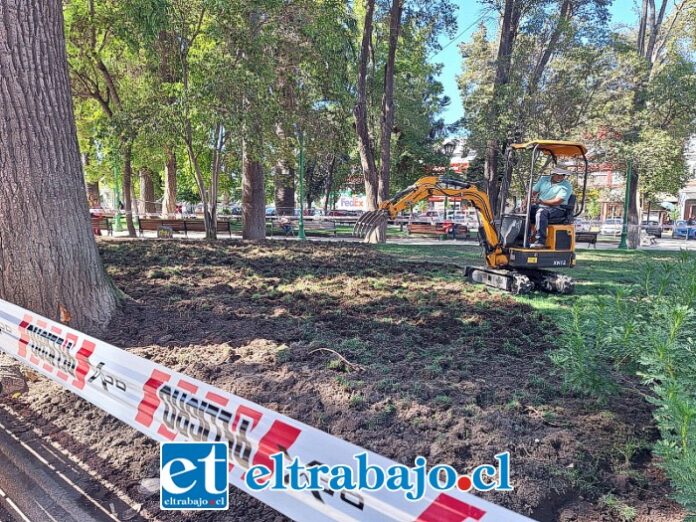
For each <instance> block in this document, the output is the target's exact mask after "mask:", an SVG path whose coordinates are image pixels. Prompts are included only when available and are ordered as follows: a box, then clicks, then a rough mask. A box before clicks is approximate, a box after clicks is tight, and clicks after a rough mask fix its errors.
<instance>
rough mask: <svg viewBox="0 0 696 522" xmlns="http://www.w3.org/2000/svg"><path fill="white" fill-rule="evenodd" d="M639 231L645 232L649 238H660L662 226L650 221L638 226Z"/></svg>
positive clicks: (657, 222)
mask: <svg viewBox="0 0 696 522" xmlns="http://www.w3.org/2000/svg"><path fill="white" fill-rule="evenodd" d="M640 228H641V230H645V233H646V234H648V235H649V236H654V237H658V238H661V237H662V225H660V222H659V221H655V220H652V219H651V220H650V221H647V220H646V221H643V222H642V223H641V225H640Z"/></svg>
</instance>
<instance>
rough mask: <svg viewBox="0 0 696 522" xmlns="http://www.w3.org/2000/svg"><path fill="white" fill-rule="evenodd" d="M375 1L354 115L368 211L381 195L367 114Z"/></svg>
mask: <svg viewBox="0 0 696 522" xmlns="http://www.w3.org/2000/svg"><path fill="white" fill-rule="evenodd" d="M374 14H375V0H367V4H366V9H365V20H364V24H363V35H362V43H361V45H360V58H359V62H358V88H357V100H356V103H355V109H354V110H353V114H354V116H355V129H356V132H357V138H358V152H359V154H360V165H361V167H362V173H363V177H364V179H365V196H366V197H365V200H366V207H367V208H366V210H375V209H376V208H377V198H378V193H379V178H378V174H377V164H376V162H375V148H374V143H373V140H372V136H371V135H370V128H369V125H368V113H367V107H368V104H367V73H368V62H369V59H370V52H371V49H372V27H373V24H374Z"/></svg>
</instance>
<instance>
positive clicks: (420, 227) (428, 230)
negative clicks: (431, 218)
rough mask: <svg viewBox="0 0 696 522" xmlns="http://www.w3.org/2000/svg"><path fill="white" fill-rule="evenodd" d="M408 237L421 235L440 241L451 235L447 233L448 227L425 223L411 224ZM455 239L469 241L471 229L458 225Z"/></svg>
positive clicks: (455, 229) (455, 230)
mask: <svg viewBox="0 0 696 522" xmlns="http://www.w3.org/2000/svg"><path fill="white" fill-rule="evenodd" d="M407 230H408V235H409V236H410V235H412V234H419V235H429V236H438V238H439V239H445V238H447V237H448V236H451V234H448V233H447V230H448V227H446V226H445V225H442V224H439V225H427V224H423V223H411V224H409V225H408V226H407ZM454 238H455V239H468V238H469V229H468V228H467V227H465V226H463V225H458V226H455V227H454Z"/></svg>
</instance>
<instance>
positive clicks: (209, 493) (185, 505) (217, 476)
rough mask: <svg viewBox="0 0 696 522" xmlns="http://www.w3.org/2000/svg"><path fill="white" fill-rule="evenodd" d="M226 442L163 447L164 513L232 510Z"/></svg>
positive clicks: (161, 451)
mask: <svg viewBox="0 0 696 522" xmlns="http://www.w3.org/2000/svg"><path fill="white" fill-rule="evenodd" d="M228 464H229V462H228V455H227V443H226V442H163V443H162V444H161V445H160V509H163V510H179V511H182V510H196V511H198V510H204V509H206V510H210V509H215V510H221V509H228V508H229V487H228V476H227V473H228V469H229V468H228Z"/></svg>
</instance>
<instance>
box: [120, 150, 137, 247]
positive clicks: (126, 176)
mask: <svg viewBox="0 0 696 522" xmlns="http://www.w3.org/2000/svg"><path fill="white" fill-rule="evenodd" d="M123 147H124V148H123V186H122V191H123V208H124V211H125V213H126V227H127V228H128V236H129V237H135V227H134V226H133V200H132V199H131V194H132V192H131V188H132V184H133V164H132V161H133V143H132V142H130V141H125V142H124V143H123Z"/></svg>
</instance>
